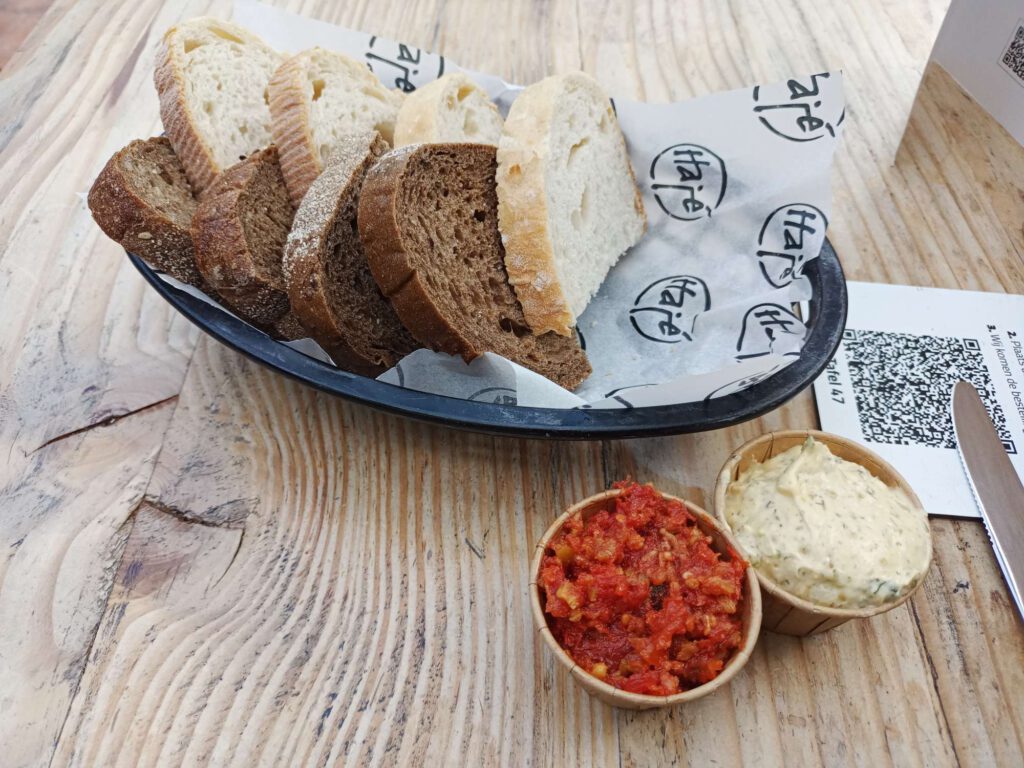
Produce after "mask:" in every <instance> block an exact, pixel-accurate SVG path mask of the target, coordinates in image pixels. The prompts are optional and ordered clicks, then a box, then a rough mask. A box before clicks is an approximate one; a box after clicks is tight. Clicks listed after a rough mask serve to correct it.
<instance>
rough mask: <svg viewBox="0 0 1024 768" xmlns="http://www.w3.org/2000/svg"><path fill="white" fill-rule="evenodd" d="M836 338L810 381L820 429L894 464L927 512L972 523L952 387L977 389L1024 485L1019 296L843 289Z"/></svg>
mask: <svg viewBox="0 0 1024 768" xmlns="http://www.w3.org/2000/svg"><path fill="white" fill-rule="evenodd" d="M847 287H848V290H849V307H850V309H849V316H848V318H847V322H846V330H845V332H844V334H843V341H842V344H841V345H840V347H839V350H838V352H837V353H836V356H835V358H834V359H833V360H832V362H830V363H829V365H828V368H827V369H826V370H825V373H823V374H822V375H821V377H820V378H819V379H818V380H817V381H816V382H815V384H814V395H815V399H816V400H817V404H818V413H819V416H820V419H821V428H822V430H824V431H826V432H834V433H836V434H839V435H842V436H844V437H848V438H850V439H853V440H856V441H858V442H861V443H863V444H864V445H866V446H867V447H869V448H870V449H871V450H873V451H874V452H875V453H877V454H878V455H879V456H881V457H882V458H883V459H885V460H886V461H888V462H889V463H890V464H892V465H893V466H894V467H895V468H896V470H897V471H898V472H900V474H902V475H903V476H904V477H905V478H906V479H907V481H908V482H909V483H910V485H911V486H912V487H913V488H914V492H915V493H917V495H918V497H919V498H920V499H921V502H922V504H924V507H925V509H926V510H928V513H929V514H932V515H949V516H954V517H978V516H979V513H978V510H977V507H976V505H975V502H974V498H973V496H972V494H971V490H970V486H969V485H968V482H967V478H966V476H965V475H964V470H963V468H962V466H961V463H960V458H959V456H958V455H957V452H956V437H955V433H954V431H953V422H952V416H951V411H950V400H951V396H952V388H953V384H955V383H956V381H958V380H959V379H965V380H967V381H969V382H971V383H972V384H974V386H975V387H976V388H977V389H978V391H979V392H980V393H981V396H982V400H983V401H984V402H985V405H986V407H987V408H988V411H989V415H990V416H991V417H992V419H993V423H994V424H995V426H996V430H997V432H998V433H999V435H1000V438H1001V440H1002V441H1003V445H1004V447H1005V448H1006V452H1007V454H1008V455H1009V457H1010V461H1011V462H1012V463H1013V465H1014V467H1015V468H1016V470H1017V473H1018V474H1019V475H1020V476H1021V477H1022V478H1024V296H1013V295H1009V294H998V293H982V292H977V291H955V290H945V289H939V288H914V287H909V286H900V285H884V284H879V283H860V282H850V283H848V284H847Z"/></svg>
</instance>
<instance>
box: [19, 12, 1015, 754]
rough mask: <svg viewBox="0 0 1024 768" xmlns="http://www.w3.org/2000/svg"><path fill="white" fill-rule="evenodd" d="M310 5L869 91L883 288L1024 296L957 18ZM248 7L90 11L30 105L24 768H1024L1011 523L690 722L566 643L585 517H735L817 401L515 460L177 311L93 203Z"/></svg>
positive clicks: (844, 181)
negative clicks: (831, 71) (587, 504)
mask: <svg viewBox="0 0 1024 768" xmlns="http://www.w3.org/2000/svg"><path fill="white" fill-rule="evenodd" d="M285 5H286V7H289V8H290V9H291V10H296V11H301V12H302V13H304V14H306V15H310V16H315V17H318V18H322V19H325V20H328V21H332V22H336V23H340V24H344V25H347V26H352V27H357V28H363V29H367V30H372V31H375V32H378V33H380V34H384V35H389V36H393V37H397V38H399V39H404V40H407V41H408V42H410V43H412V44H415V45H421V46H424V47H427V48H430V49H433V50H439V51H442V52H443V53H445V54H446V55H448V56H450V57H451V58H452V59H454V60H456V61H459V62H460V63H462V64H465V65H467V66H470V67H474V68H477V69H481V70H485V71H491V72H494V73H495V74H499V75H502V76H504V77H506V78H508V79H510V80H513V81H522V82H526V81H532V80H535V79H538V78H540V77H541V76H543V75H544V74H546V73H548V72H552V71H564V70H569V69H574V68H580V67H582V68H583V69H585V70H587V71H589V72H591V73H593V74H595V75H596V76H597V77H598V78H599V79H601V80H602V81H603V82H604V83H605V84H606V85H607V86H608V88H609V90H611V91H612V92H613V93H616V94H622V95H624V96H632V97H638V98H647V99H651V100H666V99H678V98H685V97H688V96H694V95H700V94H703V93H708V92H711V91H714V90H719V89H724V88H738V87H746V86H748V85H749V84H750V83H753V82H759V81H762V82H763V81H770V80H774V79H778V78H780V77H784V76H788V75H790V74H792V73H796V72H809V71H820V70H821V69H823V68H826V67H842V68H843V69H844V71H845V73H846V77H847V80H846V82H847V97H848V100H849V105H850V109H849V118H848V120H847V126H846V134H845V137H844V140H843V144H842V148H841V150H840V152H839V154H838V157H837V167H836V174H835V184H834V189H835V202H834V207H835V212H836V213H835V216H834V219H835V221H834V222H833V226H832V228H831V232H830V236H831V237H832V240H833V242H834V244H835V246H836V249H837V251H838V252H839V253H840V255H841V258H842V260H843V265H844V268H845V269H846V271H847V274H848V275H849V276H850V277H851V278H854V279H866V280H876V281H889V282H907V283H912V284H918V285H937V286H944V287H951V288H977V289H984V290H993V291H1009V292H1015V293H1024V262H1022V259H1021V256H1020V254H1021V253H1022V250H1021V246H1022V243H1021V238H1022V236H1024V233H1022V231H1021V227H1020V222H1021V221H1022V220H1024V196H1022V194H1021V182H1020V179H1021V178H1024V174H1022V173H1021V170H1024V169H1022V167H1021V163H1022V156H1021V148H1020V147H1019V146H1018V145H1016V144H1015V143H1013V142H1012V140H1011V139H1009V137H1008V136H1007V135H1006V134H1005V132H1003V131H1002V130H1001V129H1000V128H999V127H998V126H997V125H996V124H995V123H994V122H993V121H992V120H991V118H989V117H988V116H987V115H985V114H984V113H982V112H981V111H980V110H979V109H978V108H977V107H976V106H975V105H974V104H973V103H972V102H970V100H969V99H967V98H966V97H965V96H964V95H963V93H962V92H961V91H960V90H959V88H958V87H957V86H956V84H955V83H953V82H952V81H951V80H950V79H949V77H948V75H945V73H943V72H942V71H941V70H934V69H928V71H927V74H926V76H925V78H924V86H923V88H922V90H921V93H920V95H918V97H917V99H916V101H915V95H916V94H917V85H918V80H919V79H920V73H921V72H923V71H925V62H926V60H927V56H928V52H929V50H930V46H931V41H932V40H933V38H934V35H935V33H936V31H937V29H938V25H939V24H940V23H941V19H942V16H943V14H944V11H945V1H944V0H906V2H900V3H893V2H887V0H869V1H868V2H863V3H857V4H847V3H841V2H838V1H835V2H832V1H826V2H822V0H789V1H787V2H781V0H743V1H742V2H741V1H739V0H737V1H736V2H732V3H728V4H725V3H685V4H680V3H671V2H666V1H665V0H646V1H645V2H642V3H636V4H632V6H629V5H626V4H619V3H611V2H601V1H600V0H593V1H588V2H578V1H576V0H556V1H554V2H539V1H538V2H532V3H531V2H518V3H474V2H469V1H468V0H458V1H455V0H449V1H448V2H440V0H437V1H431V0H425V1H421V2H410V3H404V4H399V3H377V2H370V0H357V1H355V2H351V3H345V4H334V3H327V2H324V0H306V1H305V2H302V3H299V2H297V1H295V2H290V3H286V4H285ZM228 7H229V6H228V4H227V3H226V2H217V3H213V4H209V3H203V2H190V3H187V4H171V3H166V4H164V3H162V2H161V0H144V1H143V2H139V3H132V4H127V3H122V4H103V5H102V9H101V6H100V5H99V3H87V2H83V3H62V2H60V1H59V0H58V2H57V3H55V4H54V5H53V6H52V7H51V8H50V9H49V10H48V11H47V13H46V15H44V16H43V17H42V19H41V20H40V22H39V24H38V25H37V27H36V29H35V30H34V31H33V32H32V33H31V35H30V36H29V37H28V38H27V39H26V41H25V43H24V44H23V45H22V47H21V50H20V51H19V52H18V53H16V54H15V55H14V57H13V58H12V60H11V62H10V64H9V65H8V66H7V67H6V68H5V70H4V76H5V79H4V81H3V83H2V84H0V114H3V115H4V117H5V122H4V123H2V124H0V171H2V173H0V199H3V200H4V206H3V208H2V209H0V243H3V251H2V253H0V306H3V307H4V310H5V311H4V317H5V320H6V321H7V322H5V323H4V324H2V325H0V360H2V361H3V363H4V364H3V365H2V366H0V435H2V436H3V443H2V444H0V448H3V449H5V451H4V452H5V454H6V455H7V457H8V461H7V463H6V465H5V466H4V468H3V470H2V475H0V479H2V485H0V503H2V504H3V507H2V508H3V509H4V512H5V513H4V514H3V515H0V535H2V537H3V538H2V542H3V546H4V550H3V551H4V552H5V553H6V554H5V555H4V556H3V557H0V623H2V626H3V627H4V628H5V629H4V632H3V633H0V714H2V715H3V716H2V717H0V744H3V745H4V747H5V752H4V758H3V760H2V762H3V763H4V764H5V765H8V764H9V765H14V766H21V765H51V764H52V765H55V766H59V765H103V766H107V765H126V766H135V765H198V764H219V765H224V764H237V765H246V764H254V763H259V764H266V765H271V764H279V765H329V764H339V765H340V764H344V765H361V764H387V765H407V764H413V765H419V764H427V765H448V764H472V765H478V764H479V765H516V766H519V765H624V766H644V765H685V764H704V763H711V762H715V761H717V762H718V763H719V764H725V765H733V764H740V763H743V764H750V765H767V764H783V763H785V764H793V765H814V764H828V765H849V764H852V765H870V766H881V765H900V766H903V765H926V766H941V765H956V764H962V765H1019V764H1022V763H1024V738H1022V733H1024V723H1022V722H1021V721H1022V718H1024V671H1022V670H1024V634H1022V633H1021V631H1020V630H1021V625H1020V620H1019V619H1018V617H1017V616H1016V614H1015V612H1014V609H1013V606H1012V604H1011V602H1010V601H1009V598H1008V596H1007V592H1006V589H1005V587H1004V585H1003V583H1002V581H1001V578H1000V575H999V572H998V569H997V568H996V566H995V561H994V559H993V557H992V554H991V550H990V549H989V547H988V544H987V540H986V538H985V535H984V532H983V530H982V529H981V527H980V526H979V525H978V524H976V523H972V522H953V521H945V520H937V521H934V522H933V532H934V535H935V566H934V568H933V570H932V572H931V573H930V575H929V576H928V578H927V580H926V582H925V587H924V589H923V590H922V592H920V593H918V595H917V596H915V598H914V599H913V600H912V601H910V602H909V603H908V604H906V605H904V606H900V607H899V608H897V609H896V610H894V611H892V612H890V613H887V614H885V615H883V616H881V617H877V618H875V619H872V620H871V621H867V622H851V623H850V624H847V625H844V626H843V627H841V628H839V629H837V630H835V631H834V632H829V633H826V634H823V635H821V636H816V637H812V638H805V639H798V638H788V637H779V636H773V635H764V636H763V637H762V638H761V641H760V643H759V644H758V646H757V648H756V649H755V652H754V656H753V658H752V660H751V662H750V663H749V664H748V665H747V667H746V668H745V669H744V671H743V672H742V673H741V674H740V675H739V676H738V677H737V678H736V679H735V680H734V681H733V682H732V683H731V684H730V685H729V686H728V688H727V689H726V690H723V691H720V692H718V693H717V694H716V695H714V696H712V697H709V698H708V699H705V700H702V701H700V702H697V703H695V704H692V705H689V706H686V707H682V708H678V709H675V710H671V711H652V712H644V713H627V712H620V711H616V710H613V709H610V708H608V707H606V706H605V705H603V704H600V703H599V702H597V701H595V700H593V699H591V698H590V697H588V696H587V695H586V694H584V693H583V692H582V691H581V690H580V689H579V688H578V687H577V686H575V685H574V684H573V683H572V681H571V679H570V678H569V676H568V675H567V674H565V673H564V671H563V670H562V669H561V668H560V667H558V666H557V665H556V663H555V662H554V660H553V659H552V658H551V657H550V654H547V653H546V651H545V649H544V648H543V646H542V644H541V643H539V642H538V641H537V640H536V639H535V638H534V636H533V631H532V628H531V620H530V614H529V605H528V600H527V597H528V595H527V584H528V581H529V574H528V573H527V572H526V571H527V564H528V562H529V557H530V554H531V551H532V547H533V544H534V542H535V541H536V539H537V537H539V536H540V534H541V533H542V532H543V531H544V529H545V528H546V527H547V525H548V523H549V522H550V521H551V520H552V519H553V518H554V517H555V516H556V515H557V513H558V512H559V511H560V510H561V509H562V508H564V507H565V506H567V505H568V504H569V503H571V502H572V501H575V500H577V499H579V498H582V497H584V496H586V495H588V494H590V493H593V492H595V491H597V490H600V489H602V488H604V487H607V485H608V484H609V483H610V482H611V481H612V480H614V479H618V478H619V477H622V476H624V475H626V474H630V475H632V476H634V477H636V478H638V479H640V480H650V481H653V482H655V483H656V484H658V485H659V487H661V488H662V489H663V490H665V491H666V492H668V493H673V494H677V495H682V496H685V497H687V498H689V499H691V500H692V501H694V502H695V503H698V504H701V505H706V504H707V503H708V499H709V498H710V492H711V489H712V487H713V484H714V480H715V477H716V475H717V473H718V470H719V468H720V466H721V464H722V462H723V461H724V460H725V459H726V457H727V456H728V455H729V453H730V452H731V451H732V449H733V448H735V447H736V446H737V445H739V444H740V443H742V442H744V441H745V440H747V439H749V438H752V437H754V436H756V435H758V434H760V433H761V432H763V431H767V430H772V429H784V428H799V427H808V426H814V425H816V414H815V410H814V404H813V399H812V398H811V396H810V394H809V393H804V394H803V395H801V396H799V397H798V398H796V399H795V400H794V401H793V402H792V403H790V404H789V405H787V406H786V407H784V408H781V409H779V410H777V411H775V412H773V413H771V414H769V415H767V416H766V417H764V418H762V419H759V420H757V421H755V422H751V423H748V424H745V425H741V426H739V427H735V428H732V429H729V430H722V431H719V432H715V433H708V434H701V435H692V436H683V437H678V438H661V439H656V440H644V441H623V442H617V443H606V444H600V443H590V444H588V443H543V442H536V441H516V440H508V439H497V438H489V437H484V436H477V435H468V434H463V433H459V432H454V431H449V430H445V429H441V428H436V427H427V426H424V425H420V424H416V423H413V422H409V421H406V420H402V419H399V418H396V417H391V416H385V415H381V414H378V413H375V412H373V411H370V410H368V409H365V408H361V407H357V406H353V405H349V404H347V403H343V402H340V401H337V400H332V399H329V398H327V397H325V396H323V395H320V394H318V393H315V392H313V391H312V390H309V389H306V388H304V387H302V386H300V385H297V384H295V383H293V382H291V381H288V380H286V379H284V378H282V377H278V376H275V375H272V374H270V373H269V372H267V371H264V370H262V369H260V368H258V367H256V366H254V365H253V364H251V363H249V362H247V361H245V360H244V359H242V358H241V357H239V356H238V355H236V354H234V353H232V352H230V351H229V350H227V349H225V348H223V347H220V346H218V345H216V344H215V343H213V342H211V341H209V340H208V339H205V338H197V334H196V332H195V331H194V330H193V329H191V328H190V327H188V326H187V324H186V323H185V321H184V320H182V319H181V318H180V317H177V316H176V315H174V313H173V312H172V311H171V310H170V309H169V308H168V307H166V306H165V305H162V303H161V301H160V299H159V298H158V297H157V296H156V295H155V294H154V293H153V292H152V291H149V290H148V289H147V288H146V287H145V285H144V284H143V282H142V281H141V279H140V278H139V277H138V276H137V275H135V274H134V273H133V271H132V269H131V267H130V266H129V265H128V264H127V263H126V262H125V260H124V258H123V254H121V253H120V252H119V251H118V249H117V247H116V246H114V245H113V244H111V243H109V242H106V241H105V240H104V239H103V238H102V237H101V236H100V235H99V233H98V231H97V230H96V229H95V227H94V226H93V225H92V224H91V222H90V221H89V218H88V212H87V211H86V210H85V208H84V205H83V204H82V202H81V201H80V200H79V199H78V198H77V197H76V195H75V193H76V192H79V191H83V190H84V189H86V188H87V186H88V184H89V183H90V181H91V179H92V177H93V175H94V174H95V172H96V171H97V170H98V169H99V167H100V166H101V164H102V162H103V161H104V160H105V158H106V157H107V156H108V155H109V154H110V153H111V152H113V150H114V149H116V148H118V147H120V146H122V145H123V144H124V143H126V142H127V141H128V140H130V139H131V138H135V137H138V136H146V135H151V134H152V133H153V132H155V131H157V130H158V119H157V114H158V113H157V103H156V97H155V94H154V93H153V92H152V85H151V67H152V59H153V53H154V49H155V41H156V39H157V37H158V36H159V34H160V33H161V32H162V30H163V29H164V28H166V27H167V26H168V25H170V24H172V23H173V22H174V21H175V20H176V19H179V18H185V17H188V16H192V15H198V14H201V13H207V12H211V13H214V14H217V15H222V16H224V15H226V14H227V13H228ZM908 114H910V119H909V127H908V130H907V133H906V137H905V138H904V139H903V142H902V144H901V136H902V135H903V128H904V125H905V124H906V123H907V115H908ZM8 745H14V746H13V747H9V746H8Z"/></svg>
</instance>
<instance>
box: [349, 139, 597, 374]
mask: <svg viewBox="0 0 1024 768" xmlns="http://www.w3.org/2000/svg"><path fill="white" fill-rule="evenodd" d="M494 154H495V148H494V147H489V146H486V145H484V144H413V145H410V146H407V147H402V148H401V149H396V150H394V151H392V152H390V153H389V154H387V155H385V156H384V157H383V158H381V161H380V162H379V163H378V164H377V165H375V166H374V167H373V168H372V169H371V170H370V172H369V173H368V174H367V176H366V181H365V182H364V183H363V191H362V195H361V196H360V199H359V235H360V237H361V238H362V240H363V247H364V248H365V249H366V256H367V259H368V261H369V263H370V269H371V270H372V271H373V276H374V278H376V280H377V284H378V285H379V286H380V288H381V290H382V291H383V292H384V295H385V296H387V297H388V298H389V299H391V303H392V304H393V305H394V307H395V311H396V312H398V316H399V318H400V319H401V320H402V323H403V324H404V325H405V327H406V328H408V329H409V330H410V331H411V332H412V335H413V336H415V337H416V338H417V339H418V340H419V341H420V342H421V343H423V344H424V345H425V346H427V347H430V348H431V349H434V350H439V351H441V352H447V353H448V354H450V355H461V356H462V357H463V359H464V360H466V361H470V360H472V359H473V358H475V357H477V356H479V355H480V354H482V353H483V352H486V351H491V352H496V353H498V354H499V355H503V356H504V357H507V358H508V359H510V360H513V361H515V362H517V363H519V364H520V365H523V366H525V367H527V368H530V369H532V370H534V371H536V372H537V373H540V374H541V375H543V376H546V377H547V378H549V379H551V380H552V381H555V382H557V383H558V384H561V385H562V386H563V387H566V388H567V389H574V388H575V387H576V386H577V385H578V384H579V383H580V382H581V381H583V379H585V378H586V377H587V376H588V375H589V374H590V364H589V363H588V362H587V358H586V355H584V354H583V350H582V349H580V345H579V342H578V340H577V339H576V337H575V336H571V337H566V336H559V335H557V334H553V333H547V334H543V335H539V336H538V335H535V334H534V333H532V332H531V331H530V328H529V326H527V324H526V318H525V317H523V310H522V308H521V307H520V306H519V302H518V301H516V296H515V293H514V292H513V291H512V286H511V285H509V282H508V276H507V275H506V274H505V264H504V251H503V250H502V247H501V236H500V235H499V234H498V215H497V214H498V212H497V206H498V199H497V196H496V194H495V189H494V172H495V168H496V163H495V157H494Z"/></svg>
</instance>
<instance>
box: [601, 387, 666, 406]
mask: <svg viewBox="0 0 1024 768" xmlns="http://www.w3.org/2000/svg"><path fill="white" fill-rule="evenodd" d="M653 386H654V385H653V384H633V385H630V386H628V387H619V388H618V389H613V390H612V391H611V392H605V395H604V396H605V399H606V400H614V401H615V402H617V403H618V404H619V405H621V406H622V407H623V408H634V407H636V406H635V405H634V404H633V402H632V401H631V400H627V399H626V398H625V397H624V396H623V395H622V394H621V393H622V392H625V391H626V390H629V389H645V388H647V387H653Z"/></svg>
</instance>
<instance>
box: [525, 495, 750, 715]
mask: <svg viewBox="0 0 1024 768" xmlns="http://www.w3.org/2000/svg"><path fill="white" fill-rule="evenodd" d="M615 487H616V488H621V489H622V490H623V493H622V494H621V495H620V496H619V497H618V498H616V499H615V505H614V509H612V510H609V511H601V512H598V513H597V514H595V515H593V516H591V517H590V518H589V519H588V520H587V521H586V522H585V523H584V522H583V519H582V517H581V516H580V515H575V516H573V517H570V518H569V519H568V520H567V521H566V522H565V524H564V525H563V526H562V529H561V530H560V531H559V532H558V533H557V534H556V535H555V536H554V537H553V538H552V540H551V541H550V542H549V543H548V546H547V549H546V550H545V553H544V557H543V559H542V561H541V567H540V585H541V587H542V588H543V589H544V594H545V598H546V599H545V613H546V614H547V620H548V625H549V626H550V628H551V632H552V634H553V635H554V636H555V639H556V640H557V641H558V642H559V644H560V645H561V646H562V647H563V648H564V649H565V650H566V651H567V652H568V653H569V655H570V656H572V658H573V660H574V661H575V662H576V663H577V664H579V665H580V667H582V668H583V669H586V670H590V671H591V672H592V674H595V676H597V677H599V678H600V679H602V680H604V681H605V682H607V683H610V684H611V685H614V686H615V687H616V688H620V689H622V690H624V691H631V692H633V693H642V694H650V695H655V696H668V695H671V694H673V693H679V692H680V691H685V690H689V689H690V688H695V687H697V686H699V685H703V684H704V683H707V682H709V681H711V680H713V679H714V678H715V677H716V676H717V675H718V673H719V672H721V671H722V669H723V668H724V667H725V664H726V663H727V662H728V661H729V659H730V658H731V657H732V655H733V654H734V653H735V652H736V650H737V649H738V648H739V647H740V644H741V642H742V637H743V632H742V617H741V610H740V609H741V607H742V599H741V595H742V591H743V576H744V573H745V572H746V569H747V563H746V562H744V561H743V559H742V558H741V557H740V556H739V555H738V554H737V553H736V552H732V551H730V552H729V553H727V556H726V557H723V556H722V555H720V554H719V553H718V552H715V550H714V549H712V548H711V539H710V538H709V537H708V536H706V535H705V534H704V533H703V532H702V531H701V530H700V528H698V527H697V523H696V520H695V518H694V516H693V515H692V514H691V513H690V512H689V510H687V509H686V507H685V505H683V504H681V503H680V502H678V501H673V500H670V499H666V498H664V497H663V496H662V495H661V494H660V493H658V492H657V491H656V490H655V489H654V488H653V487H652V486H650V485H637V484H635V483H632V482H622V483H616V484H615Z"/></svg>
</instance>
